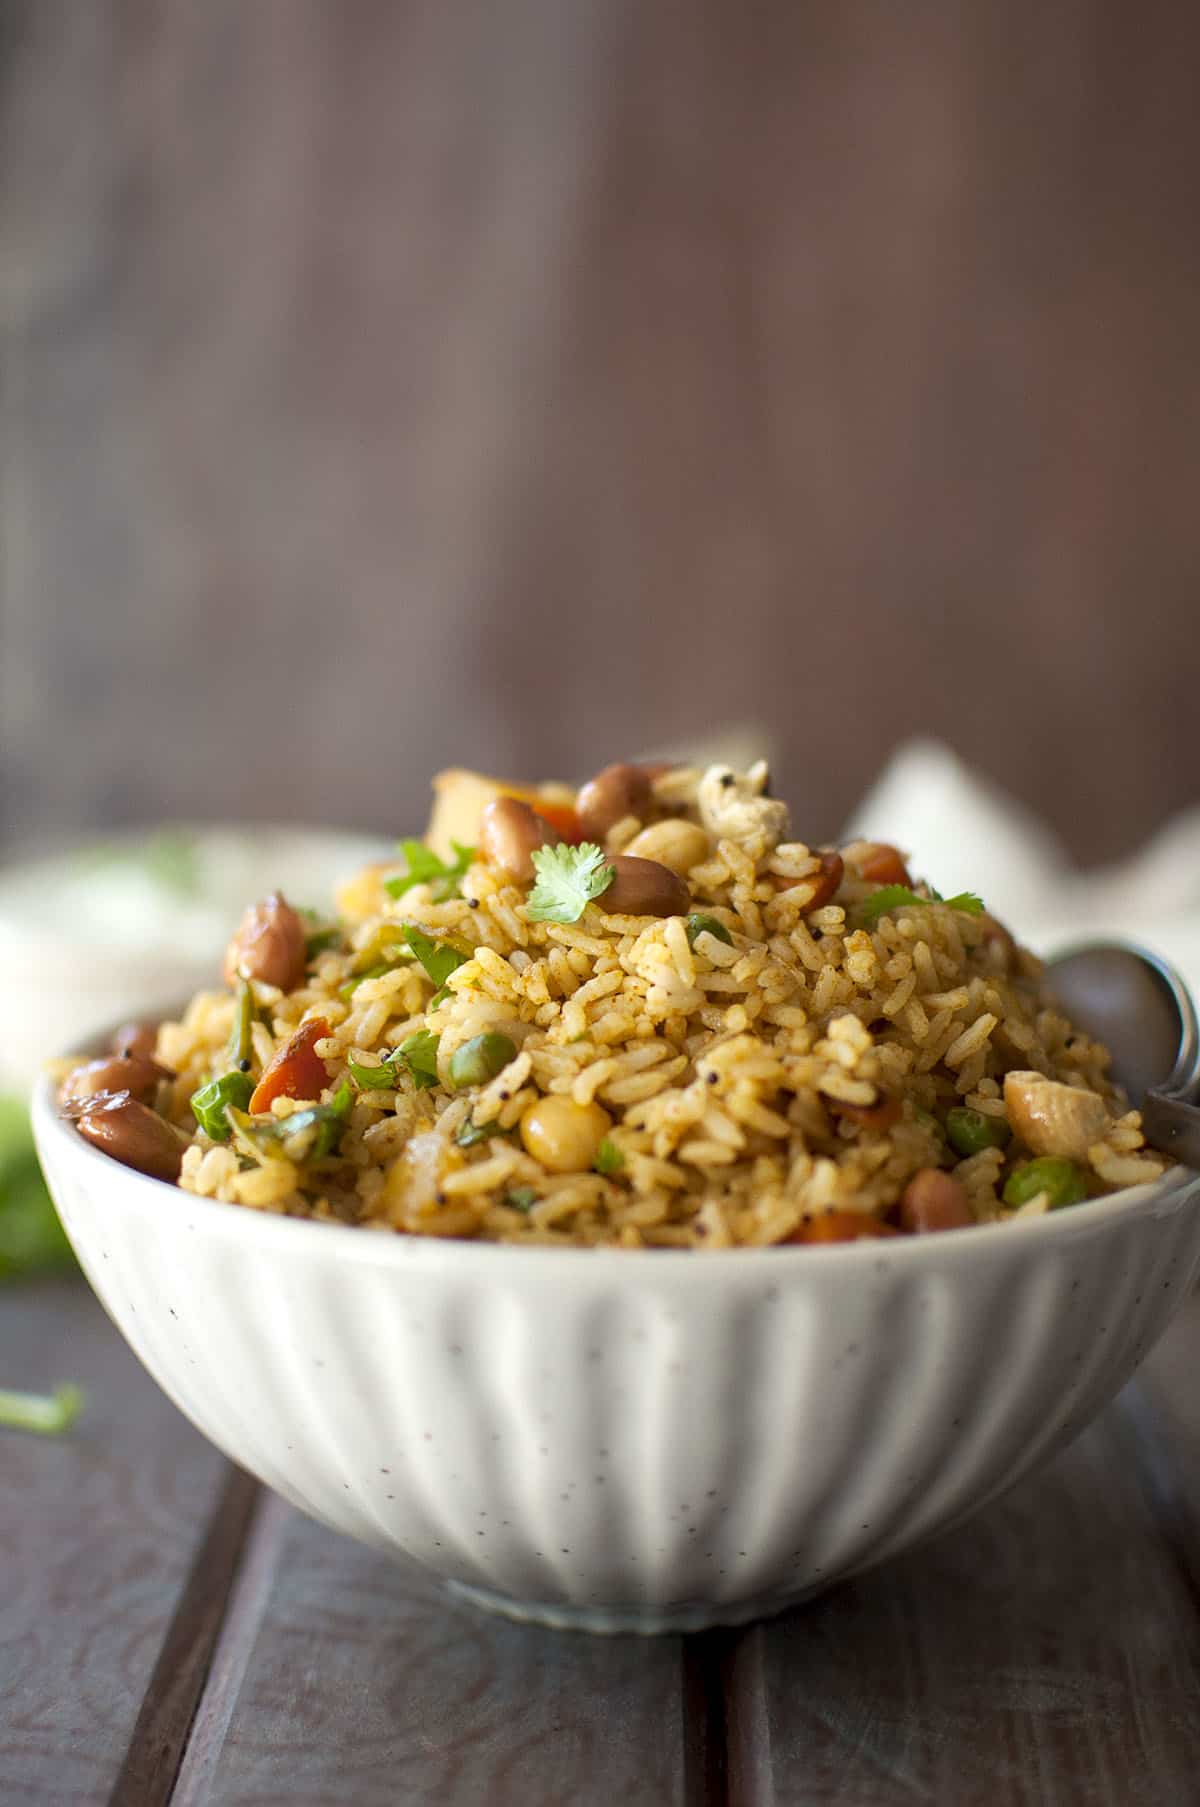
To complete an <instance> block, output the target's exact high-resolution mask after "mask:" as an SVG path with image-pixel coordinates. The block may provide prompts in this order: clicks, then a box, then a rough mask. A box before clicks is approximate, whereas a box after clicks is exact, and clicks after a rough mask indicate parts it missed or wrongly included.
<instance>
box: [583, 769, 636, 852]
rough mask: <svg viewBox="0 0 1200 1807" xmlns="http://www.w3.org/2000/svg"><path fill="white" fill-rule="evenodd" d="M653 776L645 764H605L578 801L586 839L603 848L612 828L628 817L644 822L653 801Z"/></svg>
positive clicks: (585, 786) (588, 783)
mask: <svg viewBox="0 0 1200 1807" xmlns="http://www.w3.org/2000/svg"><path fill="white" fill-rule="evenodd" d="M653 795H654V793H653V790H652V788H651V782H650V773H649V771H648V770H647V769H646V767H645V766H644V765H606V766H605V768H604V770H603V771H602V772H597V773H596V776H595V777H594V778H589V779H588V782H587V783H586V784H585V785H584V787H583V789H582V790H581V791H580V793H579V795H578V797H577V798H576V799H575V813H576V814H577V815H578V817H579V826H580V828H581V830H582V831H583V835H584V838H585V839H586V840H589V841H599V842H600V843H601V844H602V845H603V842H604V837H605V835H606V834H607V833H608V831H609V829H610V828H614V827H615V826H616V824H617V823H618V822H623V821H624V820H625V817H626V816H636V817H637V818H638V820H639V821H642V820H644V818H645V816H646V813H647V811H648V810H649V808H650V804H651V802H652V800H653Z"/></svg>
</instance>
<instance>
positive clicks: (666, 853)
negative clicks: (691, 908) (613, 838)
mask: <svg viewBox="0 0 1200 1807" xmlns="http://www.w3.org/2000/svg"><path fill="white" fill-rule="evenodd" d="M710 850H711V842H710V841H709V838H708V836H707V835H706V834H705V832H704V830H703V829H702V828H701V827H700V824H699V823H698V822H685V821H684V819H683V817H682V816H668V818H667V820H666V821H665V822H652V823H651V824H650V826H649V828H643V829H642V831H641V833H640V834H635V835H634V837H633V839H632V841H630V842H629V843H628V844H627V845H626V847H625V848H624V853H625V857H626V858H627V859H640V860H657V861H658V863H659V865H660V866H667V867H669V868H670V870H671V871H672V872H674V873H676V874H677V875H678V877H680V878H685V877H686V876H687V874H688V873H689V872H690V871H691V869H692V867H693V866H698V865H699V864H700V862H701V860H705V859H707V858H708V855H709V852H710Z"/></svg>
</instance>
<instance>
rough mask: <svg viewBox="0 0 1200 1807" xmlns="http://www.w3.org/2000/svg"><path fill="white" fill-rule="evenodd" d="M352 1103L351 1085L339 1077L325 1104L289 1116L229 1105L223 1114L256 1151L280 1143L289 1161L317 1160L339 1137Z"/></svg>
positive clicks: (267, 1151)
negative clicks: (253, 1112) (249, 1111)
mask: <svg viewBox="0 0 1200 1807" xmlns="http://www.w3.org/2000/svg"><path fill="white" fill-rule="evenodd" d="M353 1104H354V1091H353V1088H352V1087H351V1085H350V1082H349V1081H348V1080H346V1079H343V1081H342V1083H341V1084H340V1085H339V1086H338V1088H337V1091H336V1092H335V1093H334V1094H333V1097H332V1098H331V1099H330V1101H329V1103H328V1104H310V1105H309V1106H308V1108H307V1110H302V1111H293V1112H292V1114H291V1116H290V1117H275V1116H261V1117H251V1116H249V1115H247V1113H246V1112H245V1111H241V1110H237V1109H235V1108H234V1107H233V1106H232V1105H231V1106H229V1107H228V1111H227V1115H228V1118H229V1121H230V1122H231V1123H232V1125H233V1127H234V1130H235V1131H236V1132H237V1133H238V1134H239V1135H240V1136H242V1137H243V1138H244V1139H245V1141H247V1142H248V1143H249V1144H250V1146H251V1148H255V1149H257V1150H258V1152H259V1153H260V1154H271V1153H273V1152H274V1151H275V1148H276V1147H277V1146H280V1148H281V1152H282V1153H283V1154H284V1155H286V1156H287V1158H288V1160H290V1161H298V1162H303V1161H319V1160H320V1159H321V1157H322V1156H323V1155H327V1154H332V1153H333V1151H334V1149H335V1148H336V1147H337V1145H338V1143H339V1142H340V1141H341V1138H342V1131H343V1130H344V1129H345V1127H346V1119H347V1118H348V1117H349V1115H350V1111H351V1108H352V1106H353Z"/></svg>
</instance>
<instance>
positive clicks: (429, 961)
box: [404, 922, 470, 1009]
mask: <svg viewBox="0 0 1200 1807" xmlns="http://www.w3.org/2000/svg"><path fill="white" fill-rule="evenodd" d="M404 939H405V940H406V941H407V942H408V945H409V947H411V949H412V951H413V953H414V954H415V955H416V956H417V959H418V960H419V961H420V962H421V965H422V966H423V967H424V968H425V971H426V972H427V973H428V975H429V977H430V978H431V979H432V980H433V982H434V984H435V985H436V986H437V988H438V996H437V997H435V998H433V999H431V1000H430V1009H434V1008H435V1007H436V1005H437V1004H439V1003H440V1002H441V998H442V996H443V995H444V993H445V985H446V980H447V979H448V978H449V977H450V974H451V973H452V972H457V971H458V968H459V967H460V966H465V965H466V964H467V961H468V960H469V959H470V955H469V954H460V953H459V951H458V949H457V948H456V947H451V946H450V945H449V943H448V942H445V941H431V940H430V938H429V936H428V935H427V934H426V933H425V931H424V930H423V929H419V928H418V927H417V925H416V923H415V922H406V923H405V924H404Z"/></svg>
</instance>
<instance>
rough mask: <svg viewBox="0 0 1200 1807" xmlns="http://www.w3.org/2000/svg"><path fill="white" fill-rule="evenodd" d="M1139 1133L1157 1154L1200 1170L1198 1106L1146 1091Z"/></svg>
mask: <svg viewBox="0 0 1200 1807" xmlns="http://www.w3.org/2000/svg"><path fill="white" fill-rule="evenodd" d="M1142 1133H1143V1135H1144V1136H1145V1138H1146V1141H1147V1142H1148V1143H1149V1144H1150V1146H1151V1148H1157V1149H1158V1151H1159V1153H1160V1154H1169V1155H1170V1156H1171V1157H1172V1159H1173V1160H1176V1161H1182V1162H1183V1164H1184V1166H1185V1167H1200V1105H1195V1104H1188V1103H1187V1102H1186V1101H1185V1100H1184V1099H1182V1098H1173V1097H1172V1096H1171V1094H1170V1093H1169V1092H1159V1091H1151V1092H1147V1093H1146V1096H1145V1099H1144V1101H1143V1103H1142Z"/></svg>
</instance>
